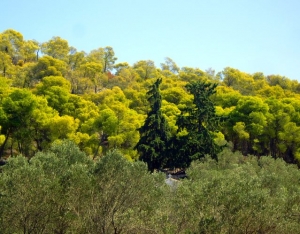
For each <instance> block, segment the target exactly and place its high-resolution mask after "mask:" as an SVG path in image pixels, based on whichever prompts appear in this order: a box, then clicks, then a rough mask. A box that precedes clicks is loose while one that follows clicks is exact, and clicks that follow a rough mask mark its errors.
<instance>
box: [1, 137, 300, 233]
mask: <svg viewBox="0 0 300 234" xmlns="http://www.w3.org/2000/svg"><path fill="white" fill-rule="evenodd" d="M218 159H219V160H218V162H216V161H215V160H213V159H210V158H203V159H202V160H201V161H195V162H193V163H192V165H191V167H190V168H189V169H188V178H187V179H184V180H181V181H179V182H173V185H171V186H169V185H167V184H166V183H165V182H164V180H165V175H164V174H160V173H152V174H150V173H149V171H148V169H147V166H146V165H145V164H144V163H142V162H141V161H137V162H130V161H128V160H126V159H125V158H124V157H123V156H122V155H121V154H120V153H119V152H118V151H110V152H108V153H107V154H106V155H105V156H103V157H101V158H100V159H97V160H92V159H90V158H89V157H87V156H86V155H85V153H83V152H81V151H80V150H79V148H78V147H77V146H76V145H75V144H74V143H73V142H71V141H66V140H65V141H62V142H61V143H59V144H57V143H56V144H53V145H52V146H51V147H50V149H49V150H48V151H44V152H39V153H37V154H35V155H34V156H33V157H32V158H31V159H30V160H27V159H26V158H25V157H23V156H17V157H11V158H10V159H9V160H8V163H7V164H6V165H5V166H3V167H2V173H1V176H0V227H1V230H0V233H3V234H9V233H103V234H104V233H119V234H121V233H137V234H142V233H149V234H150V233H170V234H171V233H283V234H284V233H287V234H288V233H297V232H298V231H299V228H300V207H299V205H298V204H299V202H300V186H299V180H300V171H299V170H298V168H297V167H296V166H295V165H291V164H287V163H285V162H284V161H283V160H282V159H277V160H275V159H273V158H271V157H261V158H260V159H259V160H257V157H250V156H248V157H244V156H242V155H241V154H240V153H232V152H231V151H229V150H224V151H223V152H222V153H221V154H219V155H218ZM279 172H280V173H279Z"/></svg>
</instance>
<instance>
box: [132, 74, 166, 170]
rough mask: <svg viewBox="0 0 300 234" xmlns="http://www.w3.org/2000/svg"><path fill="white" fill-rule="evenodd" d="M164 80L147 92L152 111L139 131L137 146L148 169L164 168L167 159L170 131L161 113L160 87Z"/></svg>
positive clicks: (155, 83)
mask: <svg viewBox="0 0 300 234" xmlns="http://www.w3.org/2000/svg"><path fill="white" fill-rule="evenodd" d="M161 82H162V79H157V80H156V81H155V82H154V84H153V85H152V86H151V87H150V89H149V91H148V92H147V95H148V102H149V104H150V111H149V112H148V114H147V118H146V120H145V123H144V125H143V126H142V127H141V128H140V129H139V133H140V140H139V142H138V143H137V145H136V146H135V149H137V151H138V153H139V154H140V160H142V161H144V162H146V163H147V164H148V169H149V170H150V171H154V169H160V168H163V167H164V166H165V165H166V163H167V161H168V159H167V154H166V152H167V149H168V142H169V138H170V131H169V126H168V123H167V120H166V119H165V117H164V116H163V114H162V112H161V103H162V97H161V94H160V90H159V86H160V84H161Z"/></svg>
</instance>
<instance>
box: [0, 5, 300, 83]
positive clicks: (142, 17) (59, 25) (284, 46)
mask: <svg viewBox="0 0 300 234" xmlns="http://www.w3.org/2000/svg"><path fill="white" fill-rule="evenodd" d="M1 8H2V9H3V10H2V11H1V15H0V31H4V30H6V29H9V28H12V29H15V30H17V31H19V32H22V34H23V35H24V38H25V39H26V40H29V39H35V40H37V41H39V42H45V41H48V40H50V39H51V38H52V37H53V36H60V37H62V38H64V39H66V40H68V42H69V44H70V45H71V46H74V47H75V48H77V49H78V50H79V51H80V50H84V51H85V52H90V51H91V50H92V49H95V48H99V47H104V46H111V47H113V48H114V51H115V53H116V56H117V57H118V62H123V61H127V62H129V63H130V64H133V63H135V62H137V61H138V60H143V59H144V60H147V59H150V60H153V61H154V62H155V64H156V65H157V66H159V64H160V63H161V62H163V61H164V58H165V57H170V58H172V59H173V60H174V61H175V62H176V63H177V64H178V65H179V66H180V67H183V66H190V67H199V68H201V69H203V70H205V69H208V68H210V67H211V68H213V69H215V70H216V72H218V71H221V70H222V69H223V68H225V67H227V66H230V67H234V68H238V69H240V70H242V71H245V72H248V73H254V72H257V71H260V72H263V73H264V74H265V75H270V74H280V75H284V76H287V77H289V78H290V79H297V80H300V74H299V72H298V67H299V64H300V46H299V45H298V43H299V39H300V16H299V14H298V9H300V2H299V1H297V0H288V1H284V0H263V1H251V0H242V1H241V0H231V1H221V0H219V1H218V0H212V1H199V0H189V1H183V0H164V1H159V0H151V1H147V0H122V1H117V0H113V1H99V0H87V1H79V0H73V1H61V0H52V1H44V0H30V1H21V0H17V1H11V0H2V1H1Z"/></svg>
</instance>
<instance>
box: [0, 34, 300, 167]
mask: <svg viewBox="0 0 300 234" xmlns="http://www.w3.org/2000/svg"><path fill="white" fill-rule="evenodd" d="M116 61H117V58H116V56H115V53H114V50H113V48H111V47H109V46H107V47H101V48H98V49H95V50H92V51H90V52H89V53H86V52H83V51H77V50H76V48H74V47H72V46H70V45H69V44H68V41H66V40H64V39H62V38H60V37H53V38H52V39H50V40H49V41H47V42H44V43H40V42H37V41H34V40H25V39H24V38H23V36H22V34H21V33H19V32H17V31H15V30H12V29H9V30H6V31H4V32H2V33H1V34H0V126H1V135H0V157H8V156H10V155H18V154H22V155H24V156H27V157H29V158H30V157H32V156H33V155H35V153H36V152H38V151H43V150H47V149H49V148H50V146H51V144H52V143H53V142H59V141H61V140H63V139H69V140H72V141H74V142H75V143H76V144H77V145H78V147H79V148H80V149H81V150H82V151H84V152H85V153H86V154H87V155H89V157H91V158H95V157H98V156H101V155H104V154H105V153H106V152H107V151H108V150H110V149H114V148H117V149H119V151H120V152H122V154H123V155H124V156H125V157H126V158H128V159H129V160H136V159H138V158H139V157H140V153H138V151H137V149H136V146H137V143H138V142H139V141H140V139H141V135H140V134H143V133H142V132H141V131H139V130H141V129H142V128H141V127H142V126H144V123H145V120H146V119H147V116H148V114H149V112H150V111H151V103H150V102H149V101H148V100H147V99H148V98H149V94H147V92H148V91H149V88H150V87H152V86H153V85H154V84H155V82H156V81H157V80H158V79H161V84H160V86H159V92H160V95H161V97H162V98H161V108H160V111H161V115H162V116H164V118H165V119H166V121H167V122H168V128H169V134H170V137H171V138H173V139H175V140H176V139H179V138H181V140H182V139H183V138H182V137H183V136H188V137H186V138H185V140H186V142H185V143H186V146H188V143H190V142H191V141H192V140H195V139H194V138H193V136H194V133H197V131H196V130H194V129H195V125H193V123H194V120H193V121H192V122H191V123H189V124H188V123H187V119H189V118H190V117H193V113H194V112H193V111H194V110H195V108H194V107H195V105H196V109H197V104H196V102H197V100H196V99H195V97H198V96H197V95H196V96H195V95H194V94H193V90H192V89H193V87H192V86H193V84H196V83H197V82H200V83H202V84H211V85H216V86H215V88H214V92H213V93H212V95H210V98H209V100H210V101H212V102H213V105H214V112H215V114H216V116H218V117H220V118H222V119H224V121H223V123H222V124H217V126H216V127H214V128H212V129H209V128H207V133H209V134H210V136H212V137H213V142H212V144H215V145H218V146H225V145H226V146H230V147H231V148H232V150H234V151H241V152H242V153H243V154H244V155H250V154H252V155H257V156H262V155H271V156H272V157H273V158H283V159H284V160H285V161H287V162H291V163H297V162H298V161H297V160H298V159H299V158H300V115H299V113H300V112H299V111H300V98H299V92H300V85H299V83H298V81H295V80H290V79H288V78H286V77H284V76H280V75H268V76H266V75H264V74H262V73H259V72H258V73H254V74H247V73H244V72H241V71H239V70H237V69H234V68H229V67H227V68H225V69H224V70H223V71H221V72H219V73H215V71H214V70H212V69H208V70H206V71H202V70H200V69H198V68H190V67H182V68H179V67H178V66H177V65H176V63H175V62H174V61H173V60H172V59H170V58H166V59H165V62H164V63H162V64H160V67H156V66H155V64H154V62H153V61H150V60H141V61H138V62H136V63H135V64H133V65H129V64H128V63H126V62H121V63H117V62H116ZM191 85H192V86H191ZM189 87H190V88H189ZM195 94H197V93H195ZM200 95H201V94H200ZM198 101H200V100H198ZM199 103H200V102H199ZM180 116H181V117H180ZM182 116H185V117H188V118H186V119H184V118H182ZM194 117H195V116H194ZM201 123H203V124H202V126H205V128H206V127H207V126H208V125H207V124H208V123H209V122H206V120H205V121H204V122H201ZM198 124H199V122H198ZM199 126H200V125H199ZM199 126H198V127H199ZM201 129H202V130H203V128H202V127H200V128H198V130H201ZM198 137H201V136H199V135H198ZM199 139H200V138H199ZM201 139H206V138H203V136H202V138H201ZM201 139H200V140H201ZM181 142H182V141H181ZM173 144H174V145H176V144H177V145H178V142H177V143H176V141H175V142H173ZM196 148H197V147H196ZM200 148H201V147H198V149H200ZM185 149H186V150H188V149H189V147H185ZM204 152H206V151H204ZM190 153H191V154H193V155H194V156H195V157H196V158H197V157H198V156H199V154H198V156H197V152H196V153H195V152H190ZM198 153H199V151H198ZM206 153H210V152H206ZM215 153H217V152H215ZM187 154H189V152H188V151H185V152H183V153H182V154H181V155H187ZM193 155H187V157H191V156H193ZM200 156H201V157H202V156H203V155H200ZM185 163H186V162H185ZM189 163H190V162H189V161H188V163H187V164H189Z"/></svg>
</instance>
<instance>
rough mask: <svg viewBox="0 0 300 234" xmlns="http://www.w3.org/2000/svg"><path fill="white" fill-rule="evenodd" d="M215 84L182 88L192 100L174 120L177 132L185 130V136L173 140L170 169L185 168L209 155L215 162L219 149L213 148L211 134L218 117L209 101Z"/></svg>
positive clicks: (193, 83)
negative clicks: (190, 95)
mask: <svg viewBox="0 0 300 234" xmlns="http://www.w3.org/2000/svg"><path fill="white" fill-rule="evenodd" d="M216 86H217V84H212V83H205V82H201V81H197V82H191V83H189V84H187V85H186V88H187V90H188V92H189V93H191V94H192V95H193V96H194V100H193V105H192V106H187V107H185V108H184V109H182V110H181V115H180V116H178V119H177V126H178V131H182V130H185V131H186V132H187V134H185V135H183V136H181V137H179V138H177V139H173V141H172V142H173V147H172V148H173V150H174V152H173V154H174V155H175V154H176V157H175V158H174V159H175V160H174V162H173V164H174V166H176V167H188V166H189V165H190V163H191V161H192V160H196V159H200V158H202V157H205V155H210V156H211V157H212V158H214V159H217V153H218V152H219V150H220V149H219V147H218V146H217V145H216V144H215V142H214V139H213V134H212V132H214V131H216V127H217V123H218V121H219V117H218V116H217V115H216V112H215V107H214V104H213V102H212V100H211V99H210V97H211V95H213V94H214V93H215V92H216V91H215V88H216Z"/></svg>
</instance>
